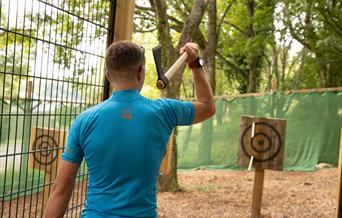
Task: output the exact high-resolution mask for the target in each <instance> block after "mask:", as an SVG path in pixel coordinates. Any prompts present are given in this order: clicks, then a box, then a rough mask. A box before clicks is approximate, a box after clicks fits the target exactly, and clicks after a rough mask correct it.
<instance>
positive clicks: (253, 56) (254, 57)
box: [245, 0, 258, 93]
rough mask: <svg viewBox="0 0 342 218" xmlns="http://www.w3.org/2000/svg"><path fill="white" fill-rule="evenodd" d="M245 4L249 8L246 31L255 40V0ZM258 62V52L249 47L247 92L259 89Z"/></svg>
mask: <svg viewBox="0 0 342 218" xmlns="http://www.w3.org/2000/svg"><path fill="white" fill-rule="evenodd" d="M245 6H246V9H247V16H248V21H249V23H248V25H247V27H246V33H247V36H248V38H249V39H248V40H253V39H254V38H255V31H254V27H253V17H254V9H255V2H254V0H245ZM257 63H258V54H257V52H256V51H255V50H254V49H252V48H249V54H248V65H249V77H248V87H247V92H248V93H251V92H256V89H257V76H258V70H257Z"/></svg>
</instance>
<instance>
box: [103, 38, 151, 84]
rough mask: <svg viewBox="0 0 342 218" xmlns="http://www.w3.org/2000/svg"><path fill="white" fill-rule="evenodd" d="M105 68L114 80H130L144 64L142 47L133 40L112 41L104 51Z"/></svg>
mask: <svg viewBox="0 0 342 218" xmlns="http://www.w3.org/2000/svg"><path fill="white" fill-rule="evenodd" d="M105 60H106V69H107V71H108V73H109V74H110V76H111V77H112V79H114V80H132V79H133V78H134V77H135V75H136V74H135V73H137V72H138V70H139V67H140V66H141V65H143V64H144V62H145V56H144V49H143V48H142V47H140V46H138V45H137V44H135V43H133V42H128V41H118V42H114V43H112V44H111V45H110V46H109V47H108V49H107V52H106V59H105Z"/></svg>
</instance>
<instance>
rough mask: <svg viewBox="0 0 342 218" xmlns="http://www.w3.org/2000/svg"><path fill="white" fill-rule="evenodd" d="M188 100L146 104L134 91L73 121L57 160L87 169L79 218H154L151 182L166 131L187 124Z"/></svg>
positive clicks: (190, 112) (124, 92) (120, 94)
mask: <svg viewBox="0 0 342 218" xmlns="http://www.w3.org/2000/svg"><path fill="white" fill-rule="evenodd" d="M194 115H195V110H194V106H193V104H192V103H191V102H182V101H178V100H174V99H158V100H151V99H147V98H145V97H143V96H141V95H140V93H139V91H138V90H122V91H116V92H113V94H112V96H111V98H109V99H107V100H106V101H104V102H102V103H100V104H98V105H96V106H94V107H92V108H89V109H88V110H86V111H84V112H82V113H81V114H80V115H79V116H78V117H77V118H76V119H75V120H74V122H73V124H72V126H71V128H70V132H69V136H68V140H67V145H66V149H65V151H64V153H63V155H62V158H63V159H64V160H66V161H68V162H72V163H78V164H80V163H81V162H82V160H83V158H84V159H85V162H86V164H87V167H88V170H89V180H88V188H87V198H86V203H85V208H84V210H83V212H82V217H91V218H96V217H111V218H114V217H146V218H147V217H157V204H156V184H157V178H158V175H159V167H160V163H161V161H162V158H163V154H164V152H165V146H166V144H167V141H168V139H169V137H170V134H171V131H172V129H173V128H174V127H176V126H181V125H190V124H191V123H192V121H193V118H194Z"/></svg>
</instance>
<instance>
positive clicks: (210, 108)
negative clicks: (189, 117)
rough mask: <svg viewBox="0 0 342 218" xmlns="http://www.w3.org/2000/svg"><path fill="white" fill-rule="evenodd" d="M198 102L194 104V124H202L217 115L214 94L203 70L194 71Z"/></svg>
mask: <svg viewBox="0 0 342 218" xmlns="http://www.w3.org/2000/svg"><path fill="white" fill-rule="evenodd" d="M192 74H193V79H194V85H195V92H196V98H197V100H196V101H195V102H194V103H193V104H194V107H195V117H194V120H193V121H192V124H196V123H199V122H202V121H204V120H206V119H208V118H209V117H212V116H213V115H214V114H215V103H214V96H213V92H212V90H211V88H210V85H209V82H208V80H207V79H206V78H205V75H204V72H203V69H202V68H197V69H192Z"/></svg>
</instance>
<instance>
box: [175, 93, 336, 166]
mask: <svg viewBox="0 0 342 218" xmlns="http://www.w3.org/2000/svg"><path fill="white" fill-rule="evenodd" d="M241 115H252V116H258V117H273V118H283V119H287V129H286V142H285V154H284V155H285V158H284V169H285V170H313V169H314V168H315V166H316V165H317V164H318V163H322V162H324V163H332V164H337V161H338V152H339V139H340V131H341V121H342V92H325V93H308V94H298V93H295V94H289V95H284V94H283V93H270V94H265V95H262V96H258V97H241V98H235V99H233V100H226V99H221V100H216V114H215V116H214V117H213V118H212V119H210V120H207V121H206V122H204V123H202V124H197V125H193V126H189V127H179V128H178V137H177V146H178V169H194V168H199V167H204V168H216V169H222V168H230V169H236V168H238V166H237V153H238V146H239V138H240V118H241Z"/></svg>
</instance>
